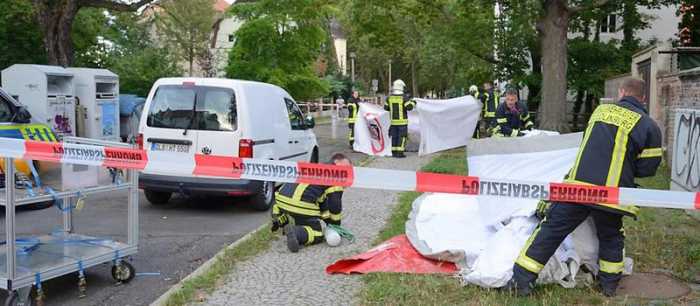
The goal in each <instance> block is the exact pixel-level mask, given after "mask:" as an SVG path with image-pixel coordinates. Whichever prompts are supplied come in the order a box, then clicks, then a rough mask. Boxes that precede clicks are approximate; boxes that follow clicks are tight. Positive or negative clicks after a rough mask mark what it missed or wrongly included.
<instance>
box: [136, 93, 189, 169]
mask: <svg viewBox="0 0 700 306" xmlns="http://www.w3.org/2000/svg"><path fill="white" fill-rule="evenodd" d="M196 88H197V87H196V86H195V84H194V82H184V83H183V84H172V85H160V86H159V87H158V88H157V89H156V92H155V94H154V95H153V99H152V100H151V103H150V104H149V106H148V116H147V118H146V124H145V125H144V128H143V131H142V132H143V136H144V139H143V140H144V141H143V146H144V149H145V150H148V151H167V152H172V153H174V154H176V155H177V156H181V157H183V158H187V157H188V156H191V155H192V154H194V152H195V151H196V150H197V133H198V131H197V129H196V123H197V118H196V113H195V101H196V99H197V96H198V94H197V89H196ZM152 174H163V173H156V172H153V173H152Z"/></svg>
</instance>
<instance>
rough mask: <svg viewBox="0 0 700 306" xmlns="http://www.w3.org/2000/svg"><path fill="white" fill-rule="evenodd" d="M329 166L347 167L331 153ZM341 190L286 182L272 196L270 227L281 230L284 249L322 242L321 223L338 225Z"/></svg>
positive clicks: (345, 161)
mask: <svg viewBox="0 0 700 306" xmlns="http://www.w3.org/2000/svg"><path fill="white" fill-rule="evenodd" d="M331 160H332V164H335V165H338V166H350V165H351V164H350V160H349V159H348V158H347V156H345V155H343V154H340V153H339V154H335V155H333V157H332V158H331ZM342 201H343V187H340V186H321V185H309V184H297V183H286V184H284V185H282V187H280V189H279V191H277V193H276V194H275V205H274V206H273V207H272V228H271V230H272V231H273V232H276V231H277V230H278V229H279V228H284V234H285V236H287V248H288V249H289V251H291V252H292V253H296V252H298V251H299V247H300V246H301V245H310V244H316V243H319V242H321V241H323V226H324V225H322V224H321V222H324V223H325V224H335V225H340V221H341V219H342V212H343V204H342Z"/></svg>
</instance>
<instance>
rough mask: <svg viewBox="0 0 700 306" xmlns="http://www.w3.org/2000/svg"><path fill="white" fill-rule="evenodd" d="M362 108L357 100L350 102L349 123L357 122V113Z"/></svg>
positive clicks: (353, 99)
mask: <svg viewBox="0 0 700 306" xmlns="http://www.w3.org/2000/svg"><path fill="white" fill-rule="evenodd" d="M359 108H360V105H359V104H358V102H357V100H356V99H355V98H350V100H348V123H355V120H357V111H358V109H359Z"/></svg>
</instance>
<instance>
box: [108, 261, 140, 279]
mask: <svg viewBox="0 0 700 306" xmlns="http://www.w3.org/2000/svg"><path fill="white" fill-rule="evenodd" d="M119 268H121V271H122V283H128V282H130V281H131V280H132V279H134V276H135V275H136V270H134V266H132V265H131V264H130V263H128V262H126V261H123V260H122V261H121V264H120V265H119V266H116V265H115V266H112V278H114V280H115V281H119V279H118V278H117V271H118V270H117V269H119Z"/></svg>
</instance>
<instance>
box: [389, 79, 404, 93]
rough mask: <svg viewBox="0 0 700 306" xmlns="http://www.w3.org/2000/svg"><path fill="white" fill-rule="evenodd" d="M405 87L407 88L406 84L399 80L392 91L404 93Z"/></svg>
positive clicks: (395, 82)
mask: <svg viewBox="0 0 700 306" xmlns="http://www.w3.org/2000/svg"><path fill="white" fill-rule="evenodd" d="M404 87H406V83H404V82H403V81H401V79H397V80H396V81H394V85H393V86H392V89H394V90H398V91H403V89H404Z"/></svg>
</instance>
